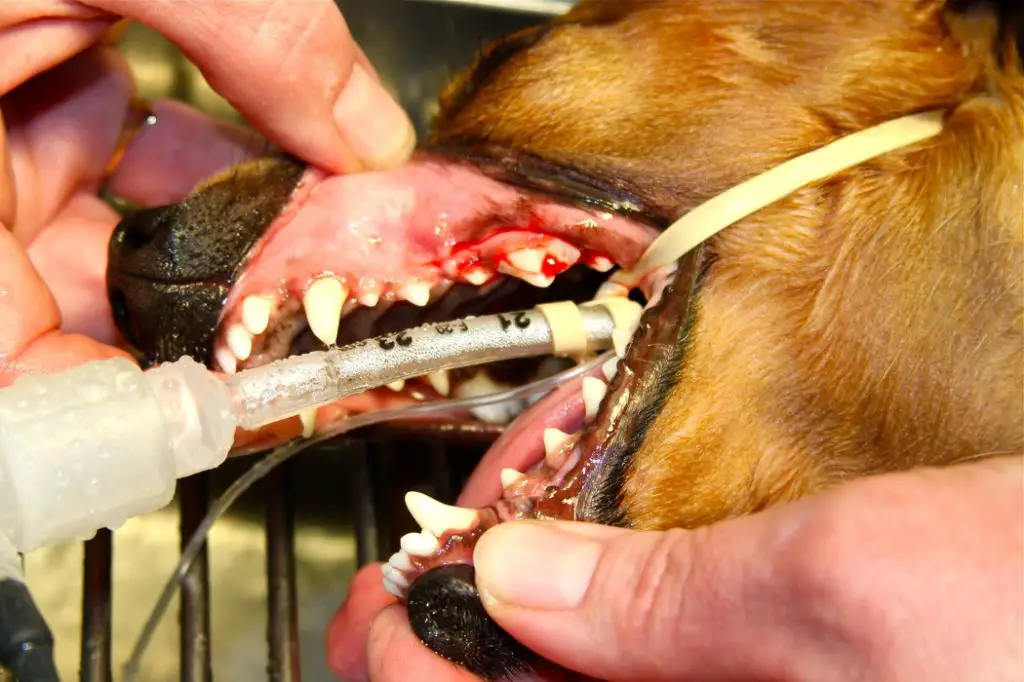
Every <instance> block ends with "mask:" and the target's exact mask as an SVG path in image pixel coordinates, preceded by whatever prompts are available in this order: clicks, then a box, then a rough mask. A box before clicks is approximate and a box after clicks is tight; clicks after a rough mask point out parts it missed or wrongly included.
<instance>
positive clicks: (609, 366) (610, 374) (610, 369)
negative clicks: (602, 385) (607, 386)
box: [601, 358, 619, 381]
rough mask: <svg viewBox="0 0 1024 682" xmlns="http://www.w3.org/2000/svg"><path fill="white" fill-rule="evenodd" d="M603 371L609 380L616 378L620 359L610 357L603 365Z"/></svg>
mask: <svg viewBox="0 0 1024 682" xmlns="http://www.w3.org/2000/svg"><path fill="white" fill-rule="evenodd" d="M601 371H602V372H604V375H605V377H607V378H608V381H611V380H612V379H614V378H615V375H616V374H618V373H619V359H618V358H611V359H609V360H608V361H607V362H605V363H604V364H603V365H601Z"/></svg>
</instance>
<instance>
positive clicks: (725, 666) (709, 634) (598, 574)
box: [474, 521, 766, 680]
mask: <svg viewBox="0 0 1024 682" xmlns="http://www.w3.org/2000/svg"><path fill="white" fill-rule="evenodd" d="M733 530H734V531H739V532H734V533H733V534H731V535H729V536H728V540H729V542H727V543H723V542H721V541H720V540H719V538H718V536H717V535H715V533H717V529H716V530H711V529H708V530H707V531H705V530H700V531H682V530H672V531H664V532H640V531H630V530H623V529H617V528H610V527H606V526H597V525H594V524H589V523H567V522H554V521H519V522H513V523H506V524H501V525H499V526H496V527H494V528H492V529H490V530H489V531H488V532H486V533H484V534H483V536H482V537H481V538H480V541H479V543H478V544H477V547H476V550H475V553H474V564H475V566H476V576H477V577H476V580H477V585H478V589H479V591H480V596H481V599H482V600H483V603H484V606H485V607H486V608H487V610H488V612H489V613H490V614H491V616H492V617H493V618H494V619H495V620H496V621H497V622H498V623H499V624H500V625H501V627H503V628H504V629H506V630H507V631H508V632H509V634H511V635H512V636H513V637H515V638H516V639H518V640H519V641H520V642H522V643H523V644H524V645H525V646H527V647H529V648H530V649H532V650H533V651H535V652H536V653H538V654H539V655H541V656H543V657H544V658H546V659H548V660H550V661H552V662H554V663H557V664H559V665H562V666H564V667H566V668H568V669H570V670H575V671H577V672H580V673H583V674H585V675H588V676H591V677H596V678H599V679H605V680H625V679H628V680H637V679H644V680H668V679H672V680H678V679H689V678H690V676H695V677H698V678H700V679H705V678H712V677H715V678H716V679H717V675H722V676H723V678H726V679H729V678H733V675H737V674H739V675H740V676H739V677H737V678H735V679H754V678H755V677H756V676H751V677H750V678H746V677H743V675H744V674H745V670H744V669H747V663H749V664H751V665H750V668H755V667H756V666H753V665H752V663H753V659H754V658H760V656H758V655H757V652H756V651H754V650H755V649H757V648H759V647H761V646H764V637H763V634H764V633H763V632H762V633H759V634H760V635H761V636H757V635H756V634H755V633H752V632H751V631H750V630H751V624H750V623H748V622H746V621H747V620H748V619H747V618H746V617H745V614H744V613H743V611H744V603H745V602H747V600H745V599H744V597H743V595H744V593H748V594H749V593H750V592H751V591H752V586H751V585H750V584H748V583H750V582H751V581H750V580H748V579H747V576H746V574H747V573H748V571H747V569H746V568H745V567H747V566H757V565H758V562H757V561H756V556H755V552H754V549H755V547H756V545H757V544H758V542H757V541H756V538H754V537H751V536H750V533H749V532H745V531H746V530H748V529H744V528H742V527H741V528H734V529H733ZM744 536H747V539H748V540H749V541H748V542H744ZM744 555H747V556H744ZM748 558H749V561H748ZM757 582H759V583H761V584H762V585H763V584H764V582H765V581H763V580H757ZM751 596H752V597H754V599H755V600H756V599H757V595H751ZM759 596H760V598H761V599H763V598H764V597H765V596H766V595H764V594H763V593H762V594H760V595H759ZM747 603H749V602H747ZM744 633H748V634H749V635H753V636H745V635H744ZM759 640H760V642H759ZM723 654H725V655H724V656H723ZM741 658H742V659H746V661H744V660H739V659H741Z"/></svg>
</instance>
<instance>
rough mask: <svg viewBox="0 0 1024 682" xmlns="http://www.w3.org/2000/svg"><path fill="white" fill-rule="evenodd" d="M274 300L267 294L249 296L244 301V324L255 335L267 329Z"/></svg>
mask: <svg viewBox="0 0 1024 682" xmlns="http://www.w3.org/2000/svg"><path fill="white" fill-rule="evenodd" d="M273 309H274V302H273V301H272V300H271V299H269V298H267V297H266V296H247V297H246V298H245V300H244V301H242V324H244V325H245V328H246V329H248V330H249V332H250V333H252V334H254V335H258V334H262V333H263V332H265V331H267V325H268V324H270V313H271V311H272V310H273Z"/></svg>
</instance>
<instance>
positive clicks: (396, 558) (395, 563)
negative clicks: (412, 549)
mask: <svg viewBox="0 0 1024 682" xmlns="http://www.w3.org/2000/svg"><path fill="white" fill-rule="evenodd" d="M388 565H389V566H392V567H393V568H394V569H395V570H398V571H411V570H412V562H411V561H409V555H408V554H406V553H405V552H404V551H398V552H395V553H394V554H392V555H391V558H390V559H388Z"/></svg>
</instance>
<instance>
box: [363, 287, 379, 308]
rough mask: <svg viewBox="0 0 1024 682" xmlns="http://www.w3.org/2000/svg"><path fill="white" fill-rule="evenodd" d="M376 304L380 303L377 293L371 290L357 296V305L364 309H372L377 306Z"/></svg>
mask: <svg viewBox="0 0 1024 682" xmlns="http://www.w3.org/2000/svg"><path fill="white" fill-rule="evenodd" d="M378 302H380V292H379V291H374V290H372V289H371V290H370V291H363V292H360V294H359V304H360V305H362V306H364V307H366V308H372V307H374V306H375V305H377V303H378Z"/></svg>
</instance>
